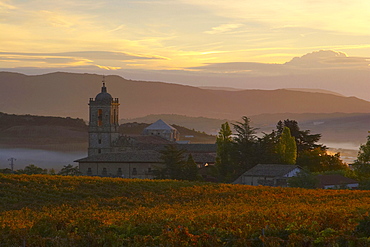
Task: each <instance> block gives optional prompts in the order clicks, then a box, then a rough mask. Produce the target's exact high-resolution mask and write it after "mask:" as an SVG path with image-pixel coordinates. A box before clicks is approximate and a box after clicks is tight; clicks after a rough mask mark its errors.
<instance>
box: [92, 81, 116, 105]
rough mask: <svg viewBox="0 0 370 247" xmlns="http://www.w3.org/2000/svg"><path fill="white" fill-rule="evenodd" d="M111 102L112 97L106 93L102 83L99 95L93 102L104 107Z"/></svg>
mask: <svg viewBox="0 0 370 247" xmlns="http://www.w3.org/2000/svg"><path fill="white" fill-rule="evenodd" d="M112 100H113V98H112V95H110V94H109V93H107V88H106V87H105V83H103V87H102V88H101V93H99V94H98V95H96V97H95V102H97V103H100V104H104V105H106V104H111V103H112Z"/></svg>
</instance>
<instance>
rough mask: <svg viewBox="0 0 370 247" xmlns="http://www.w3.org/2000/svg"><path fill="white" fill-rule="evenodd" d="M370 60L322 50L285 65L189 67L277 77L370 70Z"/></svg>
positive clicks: (249, 63)
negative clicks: (315, 72)
mask: <svg viewBox="0 0 370 247" xmlns="http://www.w3.org/2000/svg"><path fill="white" fill-rule="evenodd" d="M369 64H370V62H369V58H366V57H348V56H347V54H345V53H344V52H338V51H333V50H320V51H315V52H312V53H308V54H305V55H303V56H301V57H294V58H293V59H292V60H290V61H289V62H286V63H284V64H269V63H251V62H231V63H207V64H205V65H203V66H197V67H189V68H187V69H189V70H196V71H203V72H211V73H234V74H248V75H251V76H277V75H289V74H304V73H307V72H308V73H310V72H312V70H317V71H320V70H327V69H334V70H336V69H341V70H345V69H348V70H350V69H363V70H368V69H369Z"/></svg>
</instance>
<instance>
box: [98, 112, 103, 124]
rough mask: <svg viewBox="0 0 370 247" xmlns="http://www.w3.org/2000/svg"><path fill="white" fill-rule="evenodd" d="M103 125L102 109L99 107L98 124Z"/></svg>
mask: <svg viewBox="0 0 370 247" xmlns="http://www.w3.org/2000/svg"><path fill="white" fill-rule="evenodd" d="M102 125H103V110H102V109H99V110H98V126H102Z"/></svg>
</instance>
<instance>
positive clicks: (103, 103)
mask: <svg viewBox="0 0 370 247" xmlns="http://www.w3.org/2000/svg"><path fill="white" fill-rule="evenodd" d="M118 107H119V103H118V98H115V99H113V98H112V96H111V95H110V94H109V93H108V92H107V88H106V86H105V77H103V86H102V88H101V92H100V93H99V94H98V95H96V97H95V99H94V98H90V102H89V108H90V114H89V116H90V119H89V149H88V156H92V155H96V154H100V153H109V152H112V151H113V142H114V141H115V140H117V139H118V137H119V132H118V128H119V123H118Z"/></svg>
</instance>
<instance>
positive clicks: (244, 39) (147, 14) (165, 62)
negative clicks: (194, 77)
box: [0, 0, 370, 86]
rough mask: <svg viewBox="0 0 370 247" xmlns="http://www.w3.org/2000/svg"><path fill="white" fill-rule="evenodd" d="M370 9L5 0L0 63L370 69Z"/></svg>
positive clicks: (346, 3) (235, 70) (262, 71)
mask: <svg viewBox="0 0 370 247" xmlns="http://www.w3.org/2000/svg"><path fill="white" fill-rule="evenodd" d="M369 13H370V1H368V0H341V1H338V0H325V1H324V0H321V1H320V0H282V1H276V0H264V1H251V0H229V1H225V0H222V1H221V0H201V1H199V0H143V1H142V0H131V1H130V0H104V1H99V0H97V1H92V0H89V1H88V0H79V1H74V0H58V1H46V0H0V20H1V21H0V30H1V31H2V32H1V33H2V34H1V36H0V69H1V70H17V69H18V71H22V69H23V71H26V72H28V73H32V71H41V70H40V69H49V70H48V71H51V70H53V69H54V70H58V71H60V70H77V69H78V71H85V72H92V71H109V73H113V74H114V73H115V71H116V73H117V74H120V75H125V73H123V72H124V71H126V72H130V73H131V74H130V73H128V74H129V75H131V76H132V77H134V78H135V75H136V76H137V75H138V74H140V73H141V74H145V73H153V74H156V73H162V74H163V73H164V72H163V71H166V72H171V73H175V72H178V76H182V75H184V73H185V75H186V73H189V74H188V75H191V73H213V74H215V73H218V74H219V73H222V74H228V75H230V74H231V75H234V74H243V75H247V76H260V75H266V74H267V75H269V76H276V75H282V74H287V73H288V74H291V73H293V74H295V73H301V72H302V71H303V70H305V71H306V70H307V69H310V71H312V70H315V71H317V70H319V69H323V70H324V71H327V70H328V69H340V70H343V69H349V70H353V69H356V70H365V71H368V69H369V66H368V65H369V58H370V25H369V24H370V15H369ZM294 58H295V59H294ZM275 65H280V66H275ZM300 71H301V72H300ZM180 72H181V73H180ZM101 73H104V72H101ZM302 73H303V72H302ZM305 73H307V71H306V72H305ZM202 75H203V74H202ZM204 75H205V74H204ZM138 77H140V76H138ZM143 77H145V76H143ZM147 77H149V76H147ZM158 78H159V79H160V77H158ZM171 78H172V77H169V78H167V80H172V79H171ZM173 78H175V77H173ZM140 79H142V78H140ZM146 79H147V78H146ZM154 79H155V78H154ZM173 80H175V81H176V79H173ZM178 81H181V79H178ZM234 86H235V85H234ZM297 86H299V85H297Z"/></svg>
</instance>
